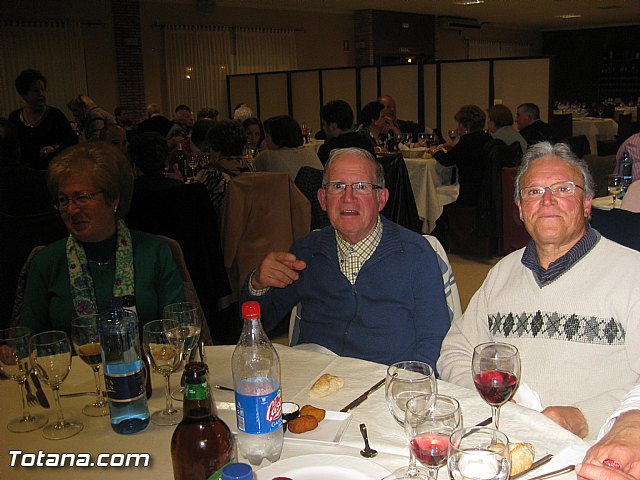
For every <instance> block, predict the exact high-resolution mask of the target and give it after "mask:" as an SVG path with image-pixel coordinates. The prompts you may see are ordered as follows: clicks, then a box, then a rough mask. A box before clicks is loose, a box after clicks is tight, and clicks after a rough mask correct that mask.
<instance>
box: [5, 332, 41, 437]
mask: <svg viewBox="0 0 640 480" xmlns="http://www.w3.org/2000/svg"><path fill="white" fill-rule="evenodd" d="M30 339H31V330H29V329H28V328H27V327H19V326H18V327H11V328H5V329H3V330H0V371H2V373H4V374H5V375H6V376H8V377H10V378H12V379H13V380H15V381H16V382H18V385H19V386H20V392H21V395H20V396H21V398H22V416H21V417H18V418H14V419H13V420H11V421H10V422H9V423H8V424H7V429H9V431H10V432H14V433H24V432H31V431H33V430H37V429H39V428H42V427H43V426H44V425H46V424H47V422H48V421H49V419H48V418H47V417H45V416H44V415H31V413H30V412H29V407H28V406H27V396H26V395H27V394H26V391H25V388H24V383H25V382H26V381H27V376H28V375H29V373H31V370H32V364H31V358H30V355H29V340H30Z"/></svg>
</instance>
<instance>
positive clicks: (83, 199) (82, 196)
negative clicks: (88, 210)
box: [53, 190, 103, 210]
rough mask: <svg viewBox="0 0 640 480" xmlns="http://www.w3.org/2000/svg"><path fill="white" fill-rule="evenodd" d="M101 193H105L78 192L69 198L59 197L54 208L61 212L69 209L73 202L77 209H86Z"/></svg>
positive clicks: (99, 191) (100, 191)
mask: <svg viewBox="0 0 640 480" xmlns="http://www.w3.org/2000/svg"><path fill="white" fill-rule="evenodd" d="M101 193H103V191H102V190H98V191H97V192H93V193H90V192H76V193H74V194H73V195H71V196H70V197H67V196H66V195H58V198H56V199H55V201H54V203H53V206H54V207H55V208H56V209H58V210H61V209H63V208H67V207H68V206H69V202H73V203H74V204H75V206H76V207H84V206H86V205H88V204H89V203H90V202H91V200H93V198H94V197H95V196H96V195H99V194H101Z"/></svg>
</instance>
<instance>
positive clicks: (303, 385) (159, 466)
mask: <svg viewBox="0 0 640 480" xmlns="http://www.w3.org/2000/svg"><path fill="white" fill-rule="evenodd" d="M275 347H276V350H277V352H278V355H279V358H280V362H281V370H282V379H281V384H282V400H283V401H286V402H295V403H297V404H298V405H300V406H303V405H306V404H312V405H314V406H316V407H320V408H323V409H325V410H327V418H332V417H331V415H334V416H338V415H339V411H340V409H342V408H343V407H344V406H346V405H347V404H349V403H350V402H352V401H353V400H354V399H355V398H357V397H358V396H360V395H361V394H362V393H363V392H365V391H366V390H368V389H369V388H370V387H372V385H374V384H375V383H376V382H378V381H379V380H382V379H384V378H385V374H386V370H387V366H386V365H382V364H378V363H373V362H369V361H365V360H360V359H356V358H349V357H340V356H336V355H331V354H325V353H319V352H317V351H309V350H305V349H300V348H291V347H287V346H283V345H275ZM234 348H235V345H221V346H210V347H206V358H207V363H208V366H209V385H210V386H212V394H213V397H214V398H215V401H216V406H217V411H218V414H219V416H220V418H222V419H223V420H224V421H225V422H226V423H227V425H228V426H229V427H230V428H231V429H232V430H233V431H235V430H236V423H235V412H234V407H235V404H234V393H233V392H232V391H227V390H219V389H217V388H216V387H215V386H216V385H220V386H226V387H233V382H232V374H231V355H232V353H233V350H234ZM324 373H329V374H331V375H337V376H340V377H342V378H343V380H344V386H343V387H342V388H341V389H340V390H338V391H337V392H335V393H333V394H332V395H329V396H326V397H323V398H311V397H310V396H309V389H310V387H311V386H312V384H313V383H314V382H315V381H316V380H317V379H318V377H320V376H321V375H322V374H324ZM469 375H471V372H470V373H469ZM179 379H180V374H179V373H176V374H174V375H172V384H173V385H174V386H176V387H177V386H178V385H177V384H178V383H179ZM0 382H2V385H3V386H4V388H2V389H0V405H1V409H2V416H1V418H2V422H3V423H5V424H6V422H8V421H9V419H11V418H12V417H15V416H17V415H19V414H20V411H21V405H20V402H19V397H18V386H17V384H16V383H15V382H13V381H10V380H0ZM152 382H153V396H152V397H151V399H150V400H149V402H148V405H149V410H150V411H151V412H154V411H156V410H159V409H161V408H162V407H163V406H164V393H165V392H164V388H163V386H162V385H163V382H162V377H161V376H160V375H157V374H153V375H152ZM92 385H93V375H92V372H91V369H90V368H89V367H88V366H87V365H85V364H84V363H82V361H81V360H79V359H78V358H77V357H74V358H73V361H72V366H71V371H70V374H69V376H68V377H67V379H66V380H65V381H64V383H63V384H62V386H61V392H62V393H69V392H81V391H90V390H91V389H92ZM44 388H45V392H46V394H47V396H48V397H49V401H50V402H51V404H52V408H50V409H43V408H41V407H35V408H33V409H32V410H34V411H37V413H43V414H45V415H48V416H49V418H50V420H49V421H50V422H51V421H54V420H55V409H54V408H53V396H52V394H51V391H50V390H49V389H48V388H47V387H46V386H45V387H44ZM437 388H438V392H439V393H444V394H447V395H451V396H453V397H455V398H456V399H457V400H458V401H459V402H460V405H461V409H462V416H463V422H464V425H465V426H472V425H474V424H476V423H478V422H480V421H481V420H484V419H485V418H486V417H488V416H489V415H490V407H489V406H488V405H487V404H486V403H484V401H483V400H482V399H481V398H480V396H479V395H478V393H477V392H475V391H472V390H469V389H467V388H464V387H461V386H457V385H454V384H451V383H447V382H445V381H442V380H438V381H437ZM90 400H91V397H89V396H81V397H74V398H68V397H63V398H62V408H63V410H64V414H65V417H73V418H75V419H77V420H80V421H81V422H82V423H83V424H84V429H83V430H82V431H81V432H80V433H79V434H77V435H75V436H73V437H71V438H68V439H65V440H46V439H44V438H43V437H42V431H41V430H36V431H33V432H28V433H12V432H9V431H8V430H6V425H2V426H1V428H2V434H1V435H0V439H1V440H0V442H1V444H2V448H0V478H6V479H17V480H19V479H31V478H34V477H37V476H41V477H42V478H46V479H52V480H55V479H64V480H69V479H74V478H78V479H80V478H82V479H87V478H88V479H91V480H101V479H110V478H114V477H117V478H119V479H124V480H127V479H146V478H153V479H154V480H165V479H166V480H171V479H172V478H173V473H172V463H171V448H170V442H171V436H172V434H173V431H174V429H175V427H173V426H158V425H154V424H150V425H149V426H148V428H147V429H146V430H144V431H142V432H140V433H137V434H133V435H119V434H117V433H115V432H114V431H113V430H112V429H111V426H110V423H109V417H108V416H104V417H87V416H84V415H83V414H82V412H81V410H82V406H83V405H84V404H86V403H88V402H89V401H90ZM176 403H177V404H179V403H178V402H176ZM338 418H339V421H340V422H343V425H342V427H341V431H340V434H339V435H337V436H331V437H327V438H316V439H305V438H303V435H304V434H303V435H300V438H295V435H294V434H291V433H287V434H285V440H284V447H283V450H282V456H281V459H282V460H285V459H292V460H299V461H301V462H304V461H305V459H307V458H313V457H306V456H307V455H315V456H316V457H317V456H318V455H319V454H323V455H330V457H324V458H328V459H335V460H336V461H339V460H340V459H348V460H352V461H356V460H358V461H360V462H361V463H362V462H365V461H366V462H374V463H375V464H376V465H375V466H376V468H377V470H376V471H381V469H384V470H388V471H390V472H391V471H393V470H395V469H397V468H399V467H403V466H406V465H407V464H408V461H409V460H408V456H409V451H408V442H407V439H406V437H405V434H404V431H403V428H402V427H401V426H400V425H399V424H397V423H396V422H395V420H393V418H392V416H391V414H390V412H389V409H388V407H387V404H386V401H385V389H384V385H383V386H382V387H381V388H379V389H377V390H375V391H374V392H373V393H371V394H370V395H369V397H368V398H367V399H366V400H365V401H364V402H362V403H361V404H360V405H358V406H356V407H355V408H353V409H352V410H350V411H349V412H348V413H346V414H342V415H341V416H338ZM324 421H327V420H324ZM361 423H364V424H366V426H367V429H368V433H369V441H370V444H371V447H372V448H374V449H376V450H377V451H378V455H377V456H376V457H374V458H372V459H369V460H365V459H362V458H361V457H360V450H361V449H362V447H363V441H362V437H361V434H360V428H359V425H360V424H361ZM500 427H501V428H500V429H501V430H502V431H503V432H504V433H505V434H506V435H507V436H508V437H509V439H510V441H524V442H529V443H531V444H532V445H533V446H534V447H535V450H536V458H540V457H542V456H544V455H545V454H548V453H553V454H555V455H556V456H555V458H554V459H553V460H552V461H551V462H550V463H548V464H547V465H545V466H544V467H541V468H540V469H538V470H536V471H535V472H532V473H531V474H529V476H534V475H537V474H540V473H545V472H547V471H551V470H555V469H558V468H561V467H563V466H566V465H567V464H569V463H570V464H574V463H576V462H579V461H580V460H581V459H582V458H583V457H584V453H585V452H586V450H587V449H588V447H589V444H588V443H587V442H585V441H584V440H582V439H580V438H578V437H577V436H575V435H573V434H572V433H570V432H569V431H567V430H565V429H563V428H561V427H560V426H558V425H557V424H555V423H554V422H552V421H551V420H549V419H548V418H547V417H545V416H543V415H542V414H541V413H539V412H537V411H535V410H532V409H528V408H525V407H523V406H520V405H518V404H515V403H507V404H505V405H504V406H503V407H502V411H501V418H500ZM309 433H312V432H309ZM11 451H13V452H22V453H20V454H18V453H13V454H11V453H10V452H11ZM39 452H43V453H42V454H41V456H44V457H43V458H45V459H48V460H50V459H51V458H53V457H52V456H53V455H54V454H60V453H76V454H77V453H82V454H86V455H88V456H90V458H91V460H92V461H94V460H96V459H97V458H98V455H100V454H103V453H106V454H114V455H113V456H111V457H104V458H107V460H106V461H110V460H109V459H111V460H113V459H116V460H117V461H114V462H113V463H115V464H116V465H117V464H119V463H122V457H123V455H122V454H128V453H133V454H137V453H146V454H149V459H150V461H149V463H148V465H147V466H142V464H141V465H139V466H131V465H130V466H120V467H118V466H112V467H97V466H87V467H77V466H75V467H69V466H64V467H61V466H58V467H54V466H49V467H47V466H41V467H37V466H14V467H11V465H10V464H11V461H12V458H13V459H16V458H17V460H15V462H16V463H17V464H20V463H21V462H22V460H21V458H27V457H23V456H24V455H25V454H35V455H31V457H28V458H30V459H31V460H29V461H28V462H27V464H33V463H34V462H33V458H34V456H37V455H38V454H39ZM104 458H103V461H105V460H104ZM50 461H51V462H54V460H50ZM238 461H243V458H242V457H241V456H240V454H239V453H238ZM287 461H291V460H287ZM331 461H333V460H331ZM29 462H31V463H29ZM247 463H248V462H247ZM275 465H278V462H275V463H274V464H272V465H268V464H267V462H266V461H265V462H263V465H260V466H259V467H254V470H256V471H257V472H256V475H257V478H258V480H262V479H263V478H267V479H268V480H271V478H272V477H271V475H267V476H266V477H265V476H264V475H263V476H262V477H261V476H260V469H262V468H266V467H273V466H275ZM267 471H268V469H266V470H265V472H267ZM274 476H275V475H274ZM382 476H383V475H380V476H377V477H372V478H375V479H376V480H380V478H382ZM305 478H307V477H305ZM331 478H332V480H341V479H342V478H345V480H346V479H347V478H348V477H342V476H339V475H338V476H335V477H331ZM440 478H442V479H446V478H448V476H447V472H446V468H442V469H440ZM558 478H559V479H561V480H568V479H573V478H575V474H574V473H568V474H564V475H562V476H560V477H558ZM526 479H527V477H526V476H525V477H524V480H526ZM294 480H295V479H294Z"/></svg>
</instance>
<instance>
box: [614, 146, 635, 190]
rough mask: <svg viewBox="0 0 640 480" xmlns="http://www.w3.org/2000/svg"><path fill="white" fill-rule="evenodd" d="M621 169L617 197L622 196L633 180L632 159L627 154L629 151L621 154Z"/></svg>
mask: <svg viewBox="0 0 640 480" xmlns="http://www.w3.org/2000/svg"><path fill="white" fill-rule="evenodd" d="M620 165H621V169H622V175H621V176H622V191H621V192H620V194H619V195H618V197H619V198H622V197H623V196H624V194H625V192H626V191H627V188H629V185H631V182H632V181H633V160H631V157H630V156H629V152H624V153H623V154H622V160H621V161H620Z"/></svg>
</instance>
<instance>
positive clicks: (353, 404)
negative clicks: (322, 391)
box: [340, 378, 385, 413]
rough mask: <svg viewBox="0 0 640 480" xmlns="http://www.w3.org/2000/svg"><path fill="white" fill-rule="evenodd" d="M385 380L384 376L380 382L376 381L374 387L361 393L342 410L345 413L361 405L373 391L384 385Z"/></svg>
mask: <svg viewBox="0 0 640 480" xmlns="http://www.w3.org/2000/svg"><path fill="white" fill-rule="evenodd" d="M384 381H385V379H384V378H383V379H382V380H380V381H379V382H378V383H376V384H375V385H374V386H373V387H371V388H370V389H369V390H367V391H366V392H364V393H363V394H362V395H360V396H359V397H358V398H356V399H355V400H354V401H353V402H351V403H350V404H348V405H347V406H346V407H344V408H342V409H341V410H340V411H341V412H343V413H344V412H348V411H349V410H351V409H352V408H356V407H357V406H358V405H360V404H361V403H362V402H364V401H365V400H366V399H367V398H369V395H371V394H372V393H373V392H375V391H376V390H378V389H379V388H380V387H381V386H382V385H384Z"/></svg>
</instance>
